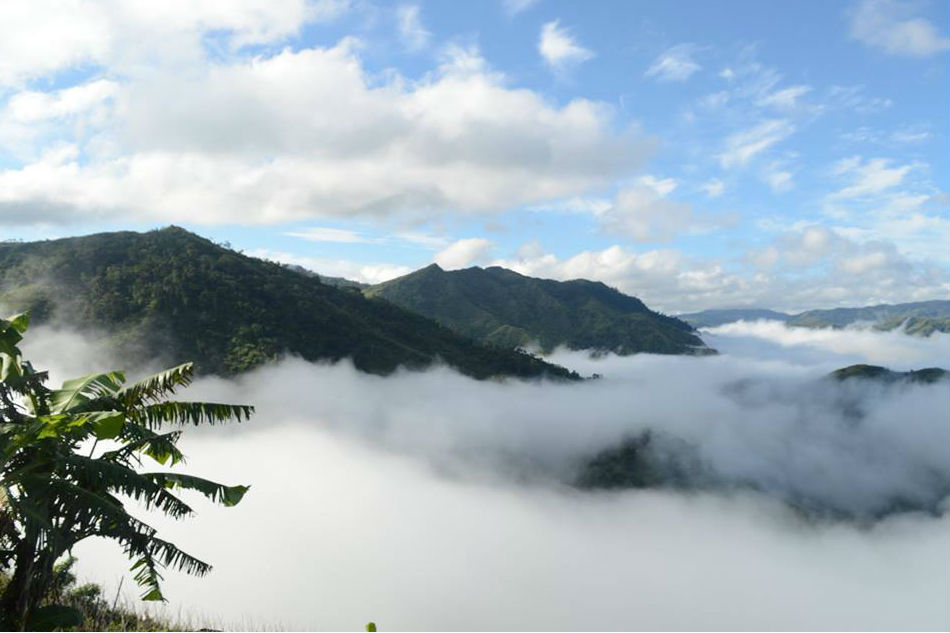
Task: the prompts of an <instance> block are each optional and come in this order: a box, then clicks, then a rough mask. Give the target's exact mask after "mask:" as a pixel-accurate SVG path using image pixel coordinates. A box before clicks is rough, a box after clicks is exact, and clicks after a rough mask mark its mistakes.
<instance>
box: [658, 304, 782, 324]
mask: <svg viewBox="0 0 950 633" xmlns="http://www.w3.org/2000/svg"><path fill="white" fill-rule="evenodd" d="M676 318H678V319H682V320H683V321H686V322H687V323H689V324H690V325H692V326H693V327H695V328H701V327H716V326H717V325H724V324H726V323H732V322H734V321H759V320H767V321H788V320H789V319H790V318H792V315H790V314H785V313H784V312H776V311H775V310H765V309H762V308H727V309H721V310H703V311H702V312H691V313H689V314H680V315H678V316H677V317H676Z"/></svg>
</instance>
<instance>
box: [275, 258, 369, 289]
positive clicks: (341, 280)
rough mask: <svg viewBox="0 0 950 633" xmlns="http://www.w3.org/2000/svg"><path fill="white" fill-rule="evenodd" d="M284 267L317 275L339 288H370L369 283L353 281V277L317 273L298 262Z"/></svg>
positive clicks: (310, 275)
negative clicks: (299, 264)
mask: <svg viewBox="0 0 950 633" xmlns="http://www.w3.org/2000/svg"><path fill="white" fill-rule="evenodd" d="M284 267H285V268H287V269H288V270H292V271H294V272H296V273H300V274H301V275H306V276H307V277H316V278H317V279H319V280H320V281H322V282H323V283H325V284H326V285H328V286H336V287H337V288H356V289H357V290H362V289H363V288H369V284H364V283H361V282H359V281H353V280H352V279H346V278H345V277H328V276H327V275H321V274H319V273H315V272H313V271H312V270H310V269H309V268H304V267H303V266H298V265H296V264H284Z"/></svg>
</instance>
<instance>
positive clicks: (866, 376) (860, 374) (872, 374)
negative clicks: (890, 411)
mask: <svg viewBox="0 0 950 633" xmlns="http://www.w3.org/2000/svg"><path fill="white" fill-rule="evenodd" d="M828 377H829V378H833V379H835V380H838V381H844V380H876V381H878V382H883V383H896V382H905V383H917V384H925V385H932V384H934V383H936V382H940V381H943V380H950V371H947V370H946V369H940V368H939V367H927V368H926V369H915V370H911V371H894V370H891V369H888V368H887V367H880V366H878V365H850V366H848V367H842V368H841V369H837V370H835V371H833V372H831V373H830V374H828Z"/></svg>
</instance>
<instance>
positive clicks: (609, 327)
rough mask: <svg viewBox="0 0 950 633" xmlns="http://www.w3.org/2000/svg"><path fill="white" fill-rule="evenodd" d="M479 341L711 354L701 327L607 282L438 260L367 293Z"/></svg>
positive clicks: (550, 347) (549, 348)
mask: <svg viewBox="0 0 950 633" xmlns="http://www.w3.org/2000/svg"><path fill="white" fill-rule="evenodd" d="M363 292H364V294H366V295H367V296H369V297H382V298H384V299H387V300H389V301H391V302H393V303H395V304H396V305H399V306H401V307H403V308H406V309H407V310H412V311H414V312H417V313H419V314H421V315H423V316H426V317H429V318H431V319H434V320H436V321H438V322H439V323H441V324H442V325H444V326H446V327H449V328H452V329H453V330H455V331H456V332H459V333H460V334H464V335H466V336H470V337H472V338H474V339H476V340H479V341H484V342H486V343H491V344H494V345H499V346H505V347H517V346H526V345H534V344H536V345H539V346H540V347H541V349H542V351H544V352H550V351H552V350H553V349H554V348H555V347H557V346H559V345H565V346H567V347H569V348H570V349H589V350H601V351H614V352H617V353H618V354H634V353H637V352H649V353H654V354H697V353H698V354H708V353H711V352H712V351H713V350H710V349H709V348H708V347H706V345H705V344H704V343H703V341H702V339H700V338H699V336H697V335H696V333H695V332H694V331H693V328H692V327H691V326H690V325H688V324H687V323H684V322H683V321H680V320H679V319H675V318H673V317H668V316H664V315H662V314H658V313H656V312H654V311H652V310H650V309H649V308H647V307H646V306H645V305H644V304H643V302H642V301H640V300H639V299H637V298H635V297H630V296H628V295H625V294H623V293H621V292H619V291H617V290H615V289H613V288H610V287H608V286H606V285H604V284H602V283H600V282H596V281H587V280H584V279H575V280H572V281H554V280H551V279H536V278H534V277H526V276H524V275H520V274H518V273H516V272H514V271H511V270H507V269H505V268H499V267H497V266H493V267H490V268H478V267H472V268H467V269H465V270H454V271H445V270H442V269H441V268H440V267H439V266H438V265H436V264H432V265H431V266H427V267H426V268H423V269H421V270H417V271H415V272H413V273H410V274H408V275H405V276H403V277H399V278H398V279H393V280H391V281H387V282H385V283H382V284H378V285H376V286H372V287H371V288H369V289H366V290H364V291H363Z"/></svg>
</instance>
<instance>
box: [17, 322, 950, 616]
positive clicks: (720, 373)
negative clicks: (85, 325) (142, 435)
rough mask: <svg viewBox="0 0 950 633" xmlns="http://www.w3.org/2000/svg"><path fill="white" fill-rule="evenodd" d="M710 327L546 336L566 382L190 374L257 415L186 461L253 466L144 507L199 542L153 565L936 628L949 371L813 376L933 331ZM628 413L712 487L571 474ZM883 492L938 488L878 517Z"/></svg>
mask: <svg viewBox="0 0 950 633" xmlns="http://www.w3.org/2000/svg"><path fill="white" fill-rule="evenodd" d="M704 337H705V338H706V340H707V342H708V343H709V344H710V345H711V346H713V347H716V348H717V349H719V350H720V351H722V352H724V353H723V354H722V355H720V356H716V357H706V358H692V357H662V356H644V355H641V356H634V357H627V358H618V357H615V356H608V357H605V358H601V359H591V358H589V357H587V356H586V355H584V354H579V353H570V352H561V353H558V354H555V355H554V357H553V360H554V361H555V362H558V363H560V364H563V365H566V366H568V367H571V368H572V369H576V370H578V371H579V372H580V373H582V374H585V375H589V374H592V373H595V372H596V373H599V374H602V375H603V378H602V379H600V380H592V381H587V382H584V383H581V384H553V383H523V382H517V381H507V382H476V381H473V380H469V379H467V378H464V377H461V376H459V375H457V374H455V373H454V372H452V371H450V370H448V369H436V370H432V371H428V372H425V373H400V374H397V375H395V376H392V377H389V378H379V377H374V376H369V375H366V374H361V373H359V372H356V371H355V370H354V369H353V368H352V366H351V365H349V364H347V363H340V364H338V365H336V366H328V365H319V364H309V363H305V362H303V361H300V360H295V359H289V360H285V361H283V362H281V363H279V364H277V365H274V366H270V367H266V368H263V369H261V370H258V371H256V372H253V373H251V374H249V375H245V376H242V377H241V378H239V379H237V380H234V381H230V380H224V379H219V378H205V379H201V380H199V381H197V382H196V384H195V385H194V386H193V387H192V388H191V389H190V390H188V392H187V396H186V397H187V399H198V398H201V399H208V400H219V401H227V402H242V403H250V404H254V405H255V406H256V407H257V414H256V416H255V417H254V418H252V420H251V421H250V422H248V423H245V424H241V425H232V426H230V427H214V428H208V429H196V430H192V431H189V432H188V433H186V436H185V439H184V440H183V441H182V448H183V449H184V451H185V453H186V454H187V455H188V457H189V464H188V466H187V471H188V472H191V473H194V474H198V475H203V476H207V477H210V478H212V479H216V480H220V481H223V482H226V483H249V484H251V485H252V489H251V491H250V492H249V493H248V495H247V497H246V498H245V500H244V502H243V503H242V504H241V505H240V506H238V507H236V508H219V507H213V506H211V505H210V504H207V503H203V502H201V501H196V502H195V506H196V508H197V509H198V512H199V514H198V516H196V517H193V518H191V519H188V520H186V521H184V522H180V523H175V522H170V521H165V520H155V521H153V524H154V525H156V526H158V527H159V528H160V531H161V532H162V533H163V535H164V536H165V537H166V538H169V539H171V540H172V541H174V542H176V543H178V544H179V545H181V546H182V547H183V548H184V549H186V551H189V552H191V553H193V554H196V555H198V556H199V557H201V558H203V559H205V560H208V561H210V562H212V563H213V564H214V565H215V570H214V571H213V572H212V574H211V575H210V576H208V577H206V578H203V579H195V578H190V577H186V576H184V575H183V574H179V573H176V572H172V571H169V572H168V573H167V574H166V591H165V593H166V596H167V597H168V598H169V600H170V606H169V609H170V611H171V612H172V613H173V614H174V613H178V612H179V611H180V612H181V613H183V614H184V615H186V616H191V617H193V618H195V620H196V622H197V623H199V624H207V625H210V626H214V627H215V628H225V627H235V626H237V627H250V628H259V627H264V628H275V627H283V628H297V629H350V630H356V629H359V628H361V627H362V626H363V624H364V623H365V622H367V621H369V620H374V621H376V622H378V623H379V625H380V628H381V630H387V629H388V630H398V629H602V630H603V629H733V630H737V629H865V630H868V629H946V628H947V627H948V626H950V602H948V599H947V596H948V595H950V539H948V537H947V534H948V532H947V528H948V527H950V521H948V503H947V499H946V498H945V497H946V494H947V489H948V488H950V385H948V384H947V383H942V384H938V385H931V386H921V385H905V386H891V387H885V386H881V385H877V384H868V383H854V382H853V381H849V382H848V383H845V384H843V385H842V384H836V383H831V382H830V381H825V380H822V377H823V376H824V375H825V374H826V373H827V372H829V371H831V370H833V369H837V368H839V367H842V366H845V365H849V364H853V363H856V362H869V363H874V364H883V365H887V366H890V367H891V368H893V369H911V368H922V367H927V366H935V365H936V366H942V367H947V366H948V365H950V335H944V334H938V335H934V336H932V337H930V338H929V339H918V338H913V337H910V336H907V335H904V334H902V333H900V332H888V333H880V332H873V331H868V330H843V331H821V332H813V331H809V330H797V329H792V328H787V327H786V326H784V325H782V324H778V323H768V322H758V323H743V324H731V325H728V326H723V327H720V328H716V329H714V330H710V331H709V332H707V333H705V334H704ZM29 338H30V339H32V340H31V341H30V342H29V343H28V344H27V345H26V346H25V348H26V352H27V355H28V357H29V358H31V359H32V360H34V364H35V365H37V366H38V367H50V368H52V370H53V371H52V374H53V377H54V380H61V379H63V378H65V377H69V376H73V375H78V374H81V373H87V372H89V371H93V370H98V369H108V368H111V364H114V362H115V361H114V359H112V360H100V361H99V362H94V361H93V360H92V359H93V358H94V354H95V353H101V350H96V349H95V346H94V345H93V344H91V343H89V342H88V341H87V340H86V339H84V338H82V337H80V336H78V335H75V334H70V333H66V332H61V331H53V330H49V329H46V330H43V329H38V330H36V331H35V332H32V333H31V335H30V337H29ZM100 358H101V357H100ZM646 429H651V430H653V431H654V432H659V433H661V435H662V436H663V437H668V438H672V440H673V441H675V442H676V443H677V444H675V445H677V446H678V445H680V444H682V445H684V446H688V447H689V448H690V450H691V451H693V453H691V454H692V455H693V456H694V457H695V458H696V459H697V460H698V462H699V463H701V464H702V466H703V472H704V473H706V474H707V475H708V476H709V482H710V485H709V486H706V487H704V488H703V490H702V491H693V492H677V491H675V490H651V491H643V490H640V491H632V490H631V491H624V492H609V493H608V492H597V493H595V492H585V491H581V490H578V489H576V488H574V487H572V486H571V485H570V483H571V481H572V480H573V478H574V477H576V475H577V473H578V469H579V468H580V466H581V464H582V463H584V461H585V460H587V459H589V458H590V457H591V456H593V455H594V454H596V453H597V452H598V451H600V450H602V449H605V448H608V447H612V446H616V445H617V444H618V443H619V442H621V441H622V440H623V439H624V438H628V437H631V436H634V435H636V434H638V433H640V432H642V431H644V430H646ZM895 500H900V501H902V502H906V503H910V505H911V507H916V506H915V504H917V505H920V506H921V507H929V508H930V510H931V511H930V512H898V513H893V512H891V513H889V514H888V512H889V511H890V510H892V509H893V507H894V505H893V504H894V501H895ZM789 501H794V502H795V504H796V505H797V506H798V507H801V505H804V506H806V507H814V508H819V509H823V510H827V511H829V512H830V513H832V514H834V516H836V517H839V518H835V519H833V518H829V517H828V516H824V517H823V518H820V519H815V518H814V515H810V514H802V513H800V512H797V511H795V510H794V509H792V507H791V506H790V505H789V503H788V502H789ZM882 516H883V517H884V518H879V517H882ZM840 517H850V518H840ZM76 554H77V555H78V556H79V558H80V571H81V573H82V574H84V575H85V576H86V577H87V578H89V579H95V580H97V581H99V582H101V583H102V584H103V585H105V586H106V587H108V588H110V591H114V589H115V587H116V585H117V584H118V581H119V578H120V577H121V576H122V572H123V570H125V569H127V567H128V563H127V562H126V561H125V560H124V559H123V556H122V554H121V552H120V551H119V550H118V548H117V547H115V546H114V545H112V544H108V543H99V542H97V543H88V544H83V545H82V546H80V547H78V548H77V552H76ZM129 584H130V583H129V581H128V579H127V580H126V581H125V584H124V588H123V592H125V593H128V594H129V595H134V594H135V592H134V589H132V588H130V587H129Z"/></svg>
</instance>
